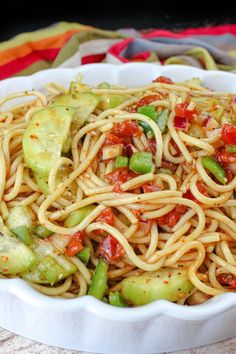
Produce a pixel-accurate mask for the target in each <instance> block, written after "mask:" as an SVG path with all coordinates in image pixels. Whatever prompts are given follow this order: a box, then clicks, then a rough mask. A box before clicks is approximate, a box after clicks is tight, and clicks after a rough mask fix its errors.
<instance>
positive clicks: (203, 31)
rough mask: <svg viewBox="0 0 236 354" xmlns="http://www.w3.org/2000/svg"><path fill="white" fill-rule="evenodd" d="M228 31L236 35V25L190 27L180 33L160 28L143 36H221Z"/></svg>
mask: <svg viewBox="0 0 236 354" xmlns="http://www.w3.org/2000/svg"><path fill="white" fill-rule="evenodd" d="M226 33H230V34H232V35H234V36H236V25H222V26H214V27H198V28H188V29H186V30H183V31H180V32H178V33H175V32H172V31H168V30H164V29H160V30H154V31H152V32H149V33H145V34H143V35H142V38H153V37H171V38H183V37H187V36H194V35H195V36H206V35H210V36H219V35H222V34H226Z"/></svg>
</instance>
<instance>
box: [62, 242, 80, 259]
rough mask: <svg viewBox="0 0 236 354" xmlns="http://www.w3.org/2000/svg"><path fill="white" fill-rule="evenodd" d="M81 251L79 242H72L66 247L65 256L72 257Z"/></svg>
mask: <svg viewBox="0 0 236 354" xmlns="http://www.w3.org/2000/svg"><path fill="white" fill-rule="evenodd" d="M82 249H83V245H82V243H81V242H80V241H76V240H72V241H71V242H70V243H69V244H68V245H67V247H66V250H65V254H66V255H67V256H68V257H74V256H75V255H76V254H77V253H78V252H79V251H81V250H82Z"/></svg>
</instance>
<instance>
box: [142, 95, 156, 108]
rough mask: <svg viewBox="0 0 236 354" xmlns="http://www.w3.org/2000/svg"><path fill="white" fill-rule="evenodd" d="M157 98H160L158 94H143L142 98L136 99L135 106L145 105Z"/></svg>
mask: <svg viewBox="0 0 236 354" xmlns="http://www.w3.org/2000/svg"><path fill="white" fill-rule="evenodd" d="M159 99H160V96H159V95H148V96H144V97H143V98H141V100H139V101H138V103H137V106H138V107H141V106H147V105H149V104H150V103H152V102H154V101H158V100H159Z"/></svg>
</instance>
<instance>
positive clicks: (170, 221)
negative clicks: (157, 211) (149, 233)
mask: <svg viewBox="0 0 236 354" xmlns="http://www.w3.org/2000/svg"><path fill="white" fill-rule="evenodd" d="M187 209H188V208H187V207H186V206H185V205H176V207H175V208H174V209H173V210H171V211H170V212H169V213H167V214H165V215H163V216H161V217H160V218H157V222H158V225H160V226H168V227H170V228H172V227H174V226H175V225H176V224H177V222H178V221H179V219H180V217H181V215H183V214H185V213H186V211H187Z"/></svg>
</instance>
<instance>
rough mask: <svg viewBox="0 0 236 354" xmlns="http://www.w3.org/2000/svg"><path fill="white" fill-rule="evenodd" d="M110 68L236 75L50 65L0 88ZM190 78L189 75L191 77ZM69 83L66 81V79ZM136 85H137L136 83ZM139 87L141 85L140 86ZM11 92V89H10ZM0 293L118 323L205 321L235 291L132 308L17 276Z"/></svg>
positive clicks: (0, 284) (234, 299)
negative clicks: (44, 289)
mask: <svg viewBox="0 0 236 354" xmlns="http://www.w3.org/2000/svg"><path fill="white" fill-rule="evenodd" d="M107 69H109V70H110V69H112V71H115V72H116V74H117V75H118V74H119V73H120V72H121V71H124V70H129V69H135V70H137V73H138V71H139V70H144V69H145V70H150V69H152V70H157V71H158V75H159V74H162V75H167V76H168V73H169V75H170V76H171V74H173V73H176V72H178V73H181V72H182V73H186V72H188V73H189V74H191V72H192V73H194V75H196V74H199V75H200V76H201V78H206V77H211V78H212V79H213V80H214V77H217V78H219V77H220V78H222V80H224V79H230V80H233V81H234V82H235V87H236V75H235V74H233V73H228V72H222V71H217V70H214V71H205V70H202V69H199V68H196V67H190V66H185V65H169V66H161V65H159V64H153V63H125V64H122V65H114V64H106V63H102V64H101V63H99V64H87V65H83V66H80V67H77V68H53V69H47V70H42V71H40V72H37V73H35V74H33V75H30V76H27V77H25V76H19V77H13V78H8V79H5V80H2V81H0V89H1V87H2V86H3V85H8V84H9V85H11V87H13V88H14V86H15V85H14V84H17V82H20V81H22V80H30V81H31V83H32V84H33V81H34V80H35V79H37V80H38V79H40V77H42V78H44V77H45V75H47V74H50V73H52V72H53V73H54V74H55V73H58V74H59V75H60V73H62V72H65V73H69V72H70V73H73V74H74V75H76V74H78V73H79V72H81V73H86V71H87V70H95V71H97V70H107ZM192 77H193V76H192ZM68 82H69V81H68ZM137 86H138V85H137ZM140 86H142V85H140ZM12 92H15V90H14V89H13V90H12ZM0 293H5V294H7V293H8V294H10V295H12V296H15V297H17V298H18V299H20V300H21V301H22V302H24V303H26V304H29V305H32V306H36V307H38V308H40V309H42V310H44V311H46V312H49V313H51V312H59V313H63V314H72V313H78V312H80V311H83V310H85V311H88V312H92V313H94V314H96V315H97V316H99V317H102V318H105V319H107V320H111V321H119V322H141V321H146V320H149V319H151V318H154V317H157V316H163V315H168V316H169V317H172V318H176V319H182V320H186V321H193V320H196V321H198V320H205V319H209V318H212V317H213V316H216V315H219V314H221V313H223V312H226V311H228V310H230V309H231V308H232V307H234V306H236V293H225V294H222V295H218V296H216V297H214V298H212V299H210V300H208V301H207V302H206V303H204V304H200V305H196V306H183V305H178V304H175V303H172V302H169V301H166V300H157V301H155V302H153V303H150V304H148V305H144V306H140V307H135V308H118V307H114V306H111V305H108V304H106V303H103V302H102V301H100V300H98V299H96V298H94V297H92V296H89V295H86V296H83V297H81V298H76V299H66V301H65V300H64V299H59V298H58V299H56V298H52V297H49V296H46V295H43V294H41V293H40V292H38V291H37V290H35V289H34V288H33V287H31V286H30V285H29V284H28V283H27V282H26V281H24V280H23V279H20V278H15V279H0Z"/></svg>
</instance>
